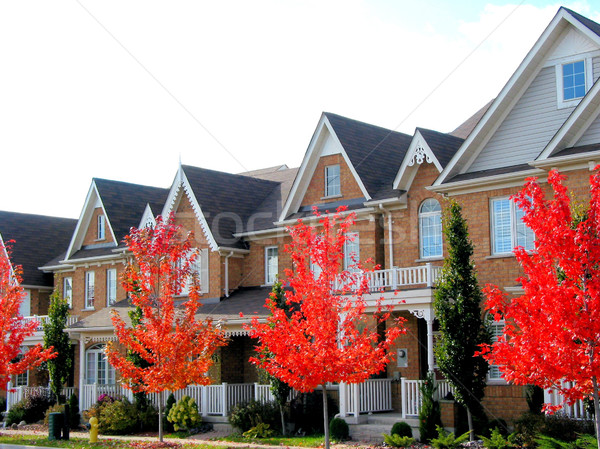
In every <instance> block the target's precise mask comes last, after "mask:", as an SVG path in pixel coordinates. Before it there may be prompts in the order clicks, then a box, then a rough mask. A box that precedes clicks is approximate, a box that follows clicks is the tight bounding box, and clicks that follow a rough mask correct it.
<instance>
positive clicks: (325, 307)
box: [249, 208, 406, 448]
mask: <svg viewBox="0 0 600 449" xmlns="http://www.w3.org/2000/svg"><path fill="white" fill-rule="evenodd" d="M343 211H344V208H341V209H338V212H337V213H336V214H333V215H331V216H330V215H325V216H319V219H318V222H319V226H318V227H317V226H310V225H308V224H305V223H303V222H302V221H301V220H299V222H298V223H297V224H296V225H295V226H293V227H290V228H288V231H289V233H290V235H291V237H292V243H291V244H289V245H286V248H285V250H286V252H288V253H290V254H291V258H292V263H293V270H291V269H286V270H285V274H286V277H287V283H288V285H289V286H290V287H291V290H289V291H286V301H287V305H288V306H289V307H290V309H291V312H288V313H286V311H285V310H284V309H283V308H279V307H277V304H276V302H275V300H274V299H273V298H269V299H267V301H266V307H268V308H269V309H270V311H271V315H270V316H269V317H268V318H267V320H266V322H262V323H260V322H259V321H258V319H257V318H254V319H253V320H252V323H251V326H250V327H249V329H250V336H251V337H253V338H257V339H258V341H259V344H258V346H257V354H258V355H257V356H256V357H254V358H252V359H251V361H252V362H253V363H255V364H256V365H258V366H260V367H262V368H264V369H265V370H266V371H267V372H269V373H270V374H271V375H273V376H275V377H277V378H278V379H280V380H282V381H283V382H285V383H287V384H288V385H290V386H291V387H293V388H294V389H296V390H298V391H300V392H310V391H313V390H315V389H316V388H317V387H319V386H321V387H322V389H323V409H324V410H323V418H324V428H325V445H326V446H325V447H326V448H329V425H328V416H327V389H326V385H327V383H328V382H346V383H360V382H363V381H365V380H367V379H368V378H369V377H370V376H371V375H373V374H376V373H379V372H381V371H382V370H384V369H385V367H386V365H387V364H388V363H389V362H390V361H391V354H390V352H389V348H390V346H391V345H392V344H393V342H394V341H395V340H396V338H397V337H398V336H399V335H400V334H401V333H404V332H405V331H406V330H405V329H404V328H403V327H400V326H399V324H401V323H402V319H400V318H397V319H396V325H393V326H390V327H389V328H388V329H387V330H386V332H385V335H384V336H381V335H380V334H379V333H378V332H377V330H376V329H373V328H370V327H369V324H372V322H371V323H369V319H370V318H372V317H375V319H376V320H378V321H379V322H384V321H385V320H386V319H387V318H388V317H389V310H387V309H386V310H383V308H382V307H381V298H379V299H378V300H376V301H375V302H376V304H375V308H376V312H375V313H374V314H367V313H366V311H365V310H366V307H367V304H366V301H365V300H364V298H363V297H364V295H365V294H367V293H369V286H368V282H367V278H366V277H365V276H363V275H357V273H350V272H349V271H346V270H342V268H343V260H344V246H345V243H346V242H347V241H348V240H349V239H351V237H349V236H348V231H349V229H350V228H351V226H352V225H353V224H354V218H355V214H354V213H351V214H349V215H347V216H346V217H345V218H342V212H343ZM317 215H318V214H317ZM311 265H312V267H313V268H314V267H315V266H318V267H319V270H317V272H318V271H320V274H319V275H318V276H316V275H315V273H313V270H311ZM356 268H357V269H359V270H361V269H362V265H361V264H360V263H358V262H357V264H356ZM334 288H335V290H334Z"/></svg>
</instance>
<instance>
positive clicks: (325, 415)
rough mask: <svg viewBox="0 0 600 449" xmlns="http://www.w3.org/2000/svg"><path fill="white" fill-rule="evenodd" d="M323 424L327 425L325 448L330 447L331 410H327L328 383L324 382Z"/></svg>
mask: <svg viewBox="0 0 600 449" xmlns="http://www.w3.org/2000/svg"><path fill="white" fill-rule="evenodd" d="M323 424H324V425H325V429H324V430H325V449H329V412H328V410H327V385H325V384H323Z"/></svg>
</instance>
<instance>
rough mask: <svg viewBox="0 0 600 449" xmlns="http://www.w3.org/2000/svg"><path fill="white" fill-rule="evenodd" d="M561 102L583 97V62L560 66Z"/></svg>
mask: <svg viewBox="0 0 600 449" xmlns="http://www.w3.org/2000/svg"><path fill="white" fill-rule="evenodd" d="M562 79H563V100H565V101H567V100H575V99H577V98H582V97H583V96H584V95H585V61H575V62H571V63H568V64H563V65H562Z"/></svg>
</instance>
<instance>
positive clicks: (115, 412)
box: [98, 398, 138, 435]
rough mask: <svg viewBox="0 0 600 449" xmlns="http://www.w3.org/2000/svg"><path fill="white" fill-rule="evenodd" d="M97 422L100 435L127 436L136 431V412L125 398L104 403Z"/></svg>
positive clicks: (133, 406)
mask: <svg viewBox="0 0 600 449" xmlns="http://www.w3.org/2000/svg"><path fill="white" fill-rule="evenodd" d="M98 421H99V422H98V426H99V427H98V431H99V433H101V434H102V435H127V434H130V433H134V432H136V431H137V429H138V419H137V410H136V408H135V405H134V404H132V403H131V402H129V400H127V399H126V398H124V399H122V400H119V401H112V402H107V403H105V404H104V405H103V406H102V407H101V410H100V418H99V419H98Z"/></svg>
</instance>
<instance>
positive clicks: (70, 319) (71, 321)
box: [23, 315, 79, 331]
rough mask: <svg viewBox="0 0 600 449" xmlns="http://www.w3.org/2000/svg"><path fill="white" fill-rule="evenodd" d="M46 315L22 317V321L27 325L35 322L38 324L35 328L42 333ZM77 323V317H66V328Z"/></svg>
mask: <svg viewBox="0 0 600 449" xmlns="http://www.w3.org/2000/svg"><path fill="white" fill-rule="evenodd" d="M48 319H49V318H48V315H33V316H24V317H23V321H24V322H25V323H29V322H30V321H37V322H38V327H37V329H36V330H37V331H43V330H44V323H45V322H46V321H48ZM77 321H79V317H78V316H74V315H69V316H68V317H67V327H69V326H70V325H72V324H75V323H76V322H77Z"/></svg>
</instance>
